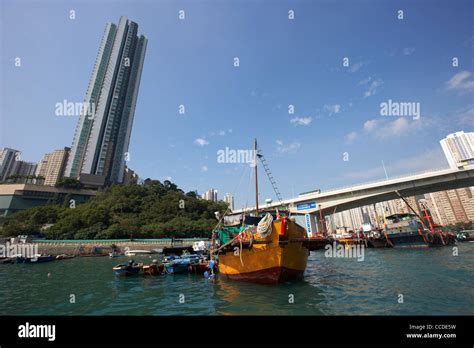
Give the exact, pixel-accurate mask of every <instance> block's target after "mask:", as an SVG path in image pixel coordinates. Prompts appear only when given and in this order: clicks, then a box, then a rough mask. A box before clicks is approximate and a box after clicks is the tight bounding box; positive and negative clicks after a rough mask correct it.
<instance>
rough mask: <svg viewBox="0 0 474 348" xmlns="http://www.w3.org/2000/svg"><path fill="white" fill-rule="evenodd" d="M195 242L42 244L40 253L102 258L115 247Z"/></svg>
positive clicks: (144, 248) (122, 250)
mask: <svg viewBox="0 0 474 348" xmlns="http://www.w3.org/2000/svg"><path fill="white" fill-rule="evenodd" d="M194 242H195V241H175V242H174V243H173V244H172V243H171V241H152V242H151V241H146V242H145V241H143V242H140V241H121V242H117V241H113V242H102V241H101V242H91V241H86V242H64V243H62V242H40V243H35V244H37V245H38V252H39V253H41V254H48V255H61V254H67V255H74V256H101V255H108V254H109V253H110V252H111V251H112V245H115V246H116V248H117V249H118V251H119V252H124V251H125V249H126V248H127V247H128V248H129V249H130V250H134V249H139V250H153V249H161V248H163V247H171V246H172V245H173V246H175V247H177V246H192V245H193V243H194Z"/></svg>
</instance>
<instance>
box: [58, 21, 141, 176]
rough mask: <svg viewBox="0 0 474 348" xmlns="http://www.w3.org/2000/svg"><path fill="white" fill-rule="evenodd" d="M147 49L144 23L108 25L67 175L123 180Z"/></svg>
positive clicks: (94, 69)
mask: <svg viewBox="0 0 474 348" xmlns="http://www.w3.org/2000/svg"><path fill="white" fill-rule="evenodd" d="M146 45H147V39H146V38H145V36H143V35H138V25H137V24H136V23H134V22H132V21H130V20H128V19H127V18H126V17H121V18H120V21H119V23H118V25H116V24H113V23H108V24H107V25H106V27H105V32H104V35H103V37H102V41H101V43H100V48H99V53H98V55H97V58H96V61H95V65H94V68H93V71H92V77H91V79H90V82H89V86H88V88H87V92H86V96H85V98H84V105H85V107H83V108H82V112H81V115H80V117H79V121H78V123H77V127H76V131H75V135H74V139H73V142H72V147H71V153H70V156H69V160H68V162H67V166H66V173H65V176H68V177H75V178H78V177H80V176H81V174H87V175H94V176H99V177H103V179H104V181H105V182H106V183H113V182H118V183H121V182H123V175H124V172H125V161H126V159H127V158H126V157H127V151H128V145H129V142H130V134H131V130H132V123H133V117H134V114H135V105H136V102H137V96H138V89H139V85H140V79H141V73H142V68H143V62H144V58H145V51H146ZM91 111H92V112H91Z"/></svg>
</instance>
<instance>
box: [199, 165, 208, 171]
mask: <svg viewBox="0 0 474 348" xmlns="http://www.w3.org/2000/svg"><path fill="white" fill-rule="evenodd" d="M208 170H209V168H207V166H202V167H201V172H207V171H208Z"/></svg>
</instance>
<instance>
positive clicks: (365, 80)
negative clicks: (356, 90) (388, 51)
mask: <svg viewBox="0 0 474 348" xmlns="http://www.w3.org/2000/svg"><path fill="white" fill-rule="evenodd" d="M370 81H372V77H370V76H369V77H367V78H366V79H363V80H361V81H359V85H366V84H368V83H369V82H370Z"/></svg>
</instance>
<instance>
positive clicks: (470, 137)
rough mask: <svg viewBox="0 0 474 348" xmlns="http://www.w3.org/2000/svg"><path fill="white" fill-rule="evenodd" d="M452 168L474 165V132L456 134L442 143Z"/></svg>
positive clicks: (450, 135)
mask: <svg viewBox="0 0 474 348" xmlns="http://www.w3.org/2000/svg"><path fill="white" fill-rule="evenodd" d="M440 144H441V147H442V148H443V152H444V155H445V156H446V159H447V160H448V163H449V166H450V167H451V168H459V167H461V166H465V165H469V164H474V132H468V133H464V132H463V131H461V132H456V133H453V134H449V135H448V136H447V137H446V138H444V139H442V140H441V141H440Z"/></svg>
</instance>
